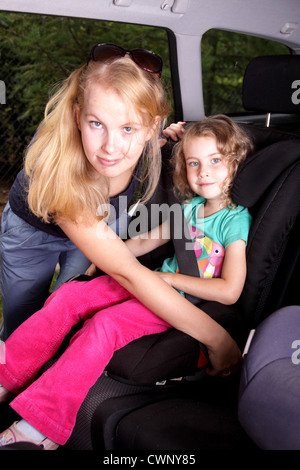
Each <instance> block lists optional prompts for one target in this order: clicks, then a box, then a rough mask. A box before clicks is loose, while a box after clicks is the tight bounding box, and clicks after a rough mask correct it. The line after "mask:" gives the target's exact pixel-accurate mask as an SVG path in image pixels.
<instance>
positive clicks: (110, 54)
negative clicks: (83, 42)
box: [90, 43, 163, 76]
mask: <svg viewBox="0 0 300 470" xmlns="http://www.w3.org/2000/svg"><path fill="white" fill-rule="evenodd" d="M126 54H128V55H129V56H130V58H131V59H132V60H133V62H135V63H136V65H138V66H139V67H140V68H141V69H143V70H145V71H146V72H149V73H156V74H158V75H159V76H161V72H162V67H163V62H162V59H161V58H160V57H159V56H158V55H157V54H155V53H154V52H152V51H147V50H146V49H133V50H132V51H127V50H126V49H123V47H120V46H116V45H114V44H106V43H102V44H97V45H96V46H94V47H93V48H92V50H91V58H90V60H93V61H95V62H104V63H108V64H109V63H111V62H113V61H114V60H115V59H119V58H121V57H124V56H125V55H126Z"/></svg>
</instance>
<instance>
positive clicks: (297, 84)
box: [291, 80, 300, 104]
mask: <svg viewBox="0 0 300 470" xmlns="http://www.w3.org/2000/svg"><path fill="white" fill-rule="evenodd" d="M292 89H293V90H295V91H294V92H293V93H292V97H291V98H292V103H293V104H299V103H300V80H294V81H293V83H292Z"/></svg>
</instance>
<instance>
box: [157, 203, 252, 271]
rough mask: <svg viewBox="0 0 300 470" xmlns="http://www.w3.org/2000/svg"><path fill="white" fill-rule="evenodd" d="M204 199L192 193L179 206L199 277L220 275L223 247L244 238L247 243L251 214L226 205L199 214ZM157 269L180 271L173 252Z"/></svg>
mask: <svg viewBox="0 0 300 470" xmlns="http://www.w3.org/2000/svg"><path fill="white" fill-rule="evenodd" d="M204 203H205V199H204V198H202V197H201V196H196V197H194V198H193V199H192V200H191V201H190V202H189V203H188V204H184V205H183V206H182V208H183V213H184V215H185V218H186V220H187V223H188V227H189V234H190V237H191V242H190V243H189V244H188V245H189V246H187V249H193V250H194V252H195V256H196V259H197V264H198V267H199V273H200V277H202V278H208V279H209V278H212V277H220V276H221V272H222V265H223V261H224V256H225V250H226V248H227V247H228V245H230V243H232V242H234V241H236V240H244V241H245V242H246V243H247V240H248V234H249V229H250V225H251V220H252V218H251V215H250V214H249V211H248V209H246V208H245V207H242V206H237V207H236V208H229V207H225V208H224V209H221V210H220V211H218V212H216V213H215V214H212V215H210V216H208V217H205V218H204V217H202V216H201V212H202V214H203V211H204ZM159 271H163V272H172V273H176V272H179V266H178V262H177V258H176V255H175V256H174V257H173V258H168V259H166V260H165V261H164V263H163V265H162V267H161V268H160V269H159Z"/></svg>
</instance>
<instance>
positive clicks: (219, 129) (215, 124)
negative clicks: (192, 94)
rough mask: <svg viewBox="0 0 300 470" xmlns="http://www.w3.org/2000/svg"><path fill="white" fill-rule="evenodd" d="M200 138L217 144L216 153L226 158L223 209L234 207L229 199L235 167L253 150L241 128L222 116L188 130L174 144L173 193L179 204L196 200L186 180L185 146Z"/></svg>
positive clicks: (207, 120) (190, 127)
mask: <svg viewBox="0 0 300 470" xmlns="http://www.w3.org/2000/svg"><path fill="white" fill-rule="evenodd" d="M202 136H203V137H214V138H215V139H216V142H217V149H218V151H219V152H220V154H221V155H223V156H224V157H225V164H226V165H227V168H228V177H227V178H226V180H225V181H224V185H223V197H222V206H223V207H226V206H231V207H235V204H234V203H233V201H232V199H231V196H230V189H231V186H232V181H233V178H234V176H235V174H236V171H237V169H238V166H239V165H240V164H241V163H242V162H243V161H244V160H245V158H246V156H247V155H248V154H249V153H250V152H251V151H252V149H253V146H252V142H251V140H250V139H249V137H248V136H247V135H246V134H245V133H244V132H243V131H242V129H241V127H240V126H238V125H237V124H236V123H235V122H234V121H233V120H232V119H230V118H228V117H227V116H225V115H221V114H220V115H216V116H211V117H208V118H206V119H204V120H203V121H199V122H196V123H194V124H192V125H190V126H189V127H187V129H186V131H185V133H184V136H183V139H182V140H181V141H180V142H179V143H178V144H176V146H175V148H174V154H173V157H172V164H173V166H174V174H173V181H174V186H175V190H176V192H177V193H178V196H179V198H180V199H181V200H182V201H187V200H189V199H191V198H192V197H193V196H195V194H194V193H193V192H192V190H191V188H190V186H189V184H188V180H187V170H186V161H185V146H186V143H187V142H189V141H190V139H193V138H195V137H202Z"/></svg>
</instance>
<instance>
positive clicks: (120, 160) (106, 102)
mask: <svg viewBox="0 0 300 470" xmlns="http://www.w3.org/2000/svg"><path fill="white" fill-rule="evenodd" d="M77 123H78V128H79V130H80V131H81V139H82V145H83V149H84V152H85V155H86V158H87V159H88V161H89V162H90V163H91V165H92V166H93V168H94V169H95V171H96V172H97V173H98V174H99V175H102V176H105V177H107V178H108V179H109V188H110V189H109V193H110V194H109V195H110V196H111V197H112V196H115V195H117V194H119V193H121V192H122V191H124V190H125V189H126V188H127V186H128V185H129V183H130V180H131V178H132V174H133V171H134V168H135V166H136V164H137V162H138V160H139V158H140V156H141V154H142V152H143V149H144V146H145V144H146V142H147V141H148V140H150V139H151V137H152V135H153V129H152V128H151V129H149V128H146V127H145V126H144V125H143V123H142V119H141V116H140V115H139V114H138V113H136V112H134V110H132V109H128V106H127V105H126V104H125V102H124V101H123V100H122V98H121V97H120V96H119V95H118V93H117V92H116V91H115V90H113V89H108V88H105V87H103V86H102V85H100V84H98V83H94V84H93V85H92V86H90V87H88V88H87V89H86V90H85V93H84V103H83V108H82V109H81V110H79V109H78V110H77Z"/></svg>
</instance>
